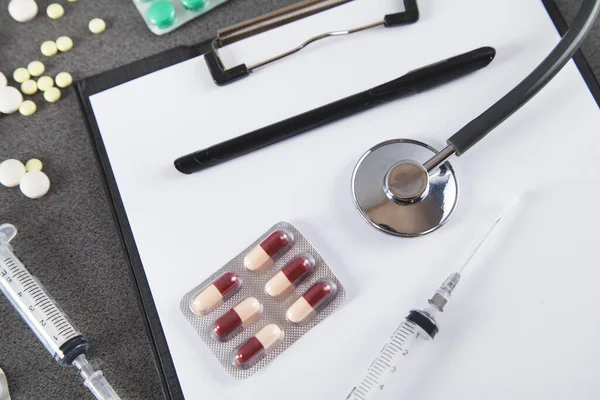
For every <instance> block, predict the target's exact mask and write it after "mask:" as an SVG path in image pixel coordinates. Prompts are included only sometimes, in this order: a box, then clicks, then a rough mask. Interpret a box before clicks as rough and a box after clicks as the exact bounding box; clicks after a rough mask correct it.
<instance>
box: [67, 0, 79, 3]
mask: <svg viewBox="0 0 600 400" xmlns="http://www.w3.org/2000/svg"><path fill="white" fill-rule="evenodd" d="M67 1H68V2H69V3H77V0H67Z"/></svg>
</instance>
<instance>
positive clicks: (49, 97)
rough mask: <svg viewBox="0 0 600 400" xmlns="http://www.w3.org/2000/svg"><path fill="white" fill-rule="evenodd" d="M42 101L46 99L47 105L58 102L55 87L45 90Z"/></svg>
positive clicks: (57, 92) (58, 98)
mask: <svg viewBox="0 0 600 400" xmlns="http://www.w3.org/2000/svg"><path fill="white" fill-rule="evenodd" d="M44 99H46V101H47V102H48V103H56V102H57V101H58V100H60V90H59V89H58V88H55V87H51V88H49V89H46V91H45V92H44Z"/></svg>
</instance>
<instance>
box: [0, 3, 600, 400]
mask: <svg viewBox="0 0 600 400" xmlns="http://www.w3.org/2000/svg"><path fill="white" fill-rule="evenodd" d="M54 1H57V2H59V3H61V4H63V5H64V6H65V9H66V14H65V16H64V17H63V18H62V19H60V20H58V21H52V20H50V19H49V18H47V17H46V16H45V13H44V10H45V8H46V6H47V5H48V4H49V3H50V2H51V1H48V0H41V1H38V3H39V5H40V14H39V15H38V17H37V18H36V19H35V20H33V21H31V22H29V23H26V24H19V23H17V22H15V21H13V20H12V19H11V18H10V16H9V15H8V12H7V4H8V0H2V1H1V2H0V71H2V72H4V73H5V75H7V76H10V75H12V71H14V69H15V68H17V67H20V66H25V65H26V64H27V63H29V62H30V61H32V60H35V59H40V60H42V61H43V62H44V63H45V64H46V68H47V71H48V72H49V73H50V74H51V75H52V76H55V75H56V74H57V73H58V72H60V71H69V72H71V73H72V74H73V76H74V77H75V78H76V79H78V78H83V77H88V76H91V75H94V74H98V73H100V72H103V71H106V70H109V69H112V68H115V67H118V66H121V65H123V64H126V63H129V62H131V61H135V60H139V59H141V58H144V57H147V56H149V55H153V54H156V53H159V52H161V51H163V50H166V49H169V48H172V47H174V46H178V45H191V44H196V43H199V42H202V41H204V40H207V39H209V38H211V37H212V36H213V35H214V33H215V32H216V30H217V29H218V28H220V27H224V26H228V25H231V24H233V23H235V22H239V21H242V20H245V19H247V18H250V17H253V16H257V15H260V14H263V13H265V12H268V11H271V10H274V9H276V8H279V7H282V6H286V5H289V4H292V3H294V2H295V1H296V0H262V1H260V0H230V2H229V3H228V4H226V5H224V6H222V7H220V8H218V9H216V10H214V11H213V12H211V13H209V14H208V15H206V16H204V17H201V18H200V19H197V20H195V21H194V22H191V23H190V24H188V25H186V26H185V27H183V28H181V29H179V30H177V31H175V32H173V33H171V34H169V35H167V36H164V37H157V36H155V35H154V34H152V33H150V31H149V30H148V29H147V27H146V25H145V24H144V23H143V21H142V19H141V17H140V16H139V14H138V13H137V10H136V8H135V7H134V6H133V4H132V2H131V1H129V0H102V1H92V0H80V1H79V2H77V3H67V2H66V0H54ZM421 1H424V0H421ZM425 1H426V0H425ZM556 2H557V3H558V5H559V7H560V9H561V11H562V12H563V14H564V15H565V16H566V17H567V19H568V20H571V19H572V17H573V16H574V14H575V13H576V12H577V9H578V7H579V4H580V2H581V1H580V0H556ZM94 17H102V18H104V19H105V20H106V21H107V23H108V29H107V31H106V32H105V33H103V34H102V35H99V36H94V35H92V34H90V33H89V31H88V30H87V24H88V22H89V20H90V19H92V18H94ZM598 25H599V24H596V28H595V30H594V31H593V33H592V36H591V38H589V39H588V41H587V43H586V45H585V46H584V54H585V55H586V57H587V59H588V61H589V62H590V64H591V65H592V68H593V70H594V73H595V74H596V76H600V54H599V53H598V52H597V51H596V50H597V49H598V47H599V44H600V30H599V29H598ZM62 35H68V36H70V37H72V38H73V40H74V41H75V47H74V49H73V50H72V51H70V52H69V53H66V54H59V55H57V56H55V57H52V58H46V57H43V56H42V55H41V54H40V51H39V46H40V44H41V43H42V42H43V41H45V40H55V39H56V38H57V37H59V36H62ZM10 80H12V79H10ZM13 84H14V82H13ZM33 99H34V101H36V103H37V104H38V112H37V113H36V114H35V115H33V116H32V117H29V118H26V117H23V116H21V115H20V114H13V115H8V116H7V115H4V116H2V117H0V161H2V160H5V159H7V158H17V159H20V160H22V161H26V160H28V159H29V158H32V157H37V158H40V159H41V160H42V161H43V162H44V164H45V167H44V171H45V172H46V173H47V174H48V176H49V177H50V179H51V181H52V188H51V191H50V192H49V194H48V195H47V196H46V197H44V198H43V199H41V200H29V199H26V198H25V197H24V196H22V195H21V193H20V192H19V190H18V189H17V188H4V187H0V222H4V221H6V222H11V223H12V224H14V225H16V226H17V228H19V230H20V234H19V235H18V236H17V239H16V240H15V242H14V244H15V247H16V249H17V251H18V252H19V254H20V255H21V258H22V259H23V260H24V261H25V262H26V264H27V265H29V267H30V269H31V270H32V271H33V272H34V273H35V274H36V275H37V277H38V278H39V279H40V281H41V282H42V283H43V284H44V285H45V286H46V288H48V290H49V291H50V293H51V294H52V295H53V296H54V298H55V299H56V300H57V302H58V303H59V304H60V305H61V306H62V308H63V309H64V310H65V311H66V312H67V314H68V315H69V316H70V318H71V320H72V321H73V322H74V323H75V325H76V326H77V327H78V328H79V329H80V330H81V331H82V332H84V334H86V335H87V337H88V339H89V340H90V343H91V351H90V353H89V356H90V359H91V360H92V361H93V362H94V363H95V365H96V366H98V367H100V368H102V369H103V371H104V372H105V375H106V376H107V378H108V379H109V381H110V382H111V383H112V384H113V385H114V387H115V388H116V390H117V392H118V393H119V394H120V395H121V396H122V398H124V399H145V400H149V399H161V398H163V395H162V391H161V386H160V381H159V378H158V374H157V372H156V366H155V363H154V358H153V355H152V352H151V348H150V344H149V342H148V338H147V336H146V332H145V330H144V327H143V321H142V318H141V314H140V312H139V310H138V304H137V300H136V297H135V294H134V291H133V289H132V286H131V285H130V281H129V271H128V264H127V261H126V257H125V253H124V251H123V249H122V247H121V242H120V239H119V236H118V233H117V228H116V226H115V223H114V221H113V218H112V214H111V205H110V202H109V199H108V195H107V193H106V191H105V189H104V186H103V181H102V175H101V172H100V169H99V167H98V165H97V162H96V159H95V156H94V152H93V149H92V146H91V142H90V139H89V137H88V133H87V131H86V127H85V122H84V118H83V116H82V113H81V111H80V109H79V104H78V102H77V98H76V95H75V92H74V90H73V88H70V89H68V90H66V91H63V99H62V100H61V101H60V102H58V103H56V104H48V103H46V102H44V100H43V98H42V97H41V95H40V94H37V95H35V96H34V98H33ZM0 368H3V369H4V371H5V372H6V374H7V376H8V379H9V386H10V390H11V394H12V396H13V399H17V400H19V399H91V398H92V396H91V395H90V394H89V393H87V391H86V390H84V389H83V387H82V386H81V381H80V379H79V378H78V376H76V373H75V371H74V369H72V368H68V369H61V368H60V367H59V366H58V365H57V364H56V362H54V361H53V360H52V359H51V358H50V356H49V354H48V353H47V352H46V351H45V350H44V349H43V348H42V346H41V344H40V343H39V342H38V341H37V339H36V338H35V336H34V335H33V334H32V333H31V332H30V331H29V330H28V329H27V328H26V327H25V325H24V323H23V322H22V321H21V320H20V318H19V316H18V315H17V313H16V312H15V311H14V310H13V309H12V308H11V307H10V306H9V304H8V302H6V301H4V300H0Z"/></svg>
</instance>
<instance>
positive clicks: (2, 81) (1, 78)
mask: <svg viewBox="0 0 600 400" xmlns="http://www.w3.org/2000/svg"><path fill="white" fill-rule="evenodd" d="M7 84H8V80H7V79H6V76H5V75H4V74H3V73H2V72H0V87H4V86H6V85H7Z"/></svg>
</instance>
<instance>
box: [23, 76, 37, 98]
mask: <svg viewBox="0 0 600 400" xmlns="http://www.w3.org/2000/svg"><path fill="white" fill-rule="evenodd" d="M37 91H38V87H37V83H35V81H34V80H31V79H28V80H26V81H25V82H23V83H21V92H23V94H26V95H28V96H31V95H33V94H36V93H37Z"/></svg>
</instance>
